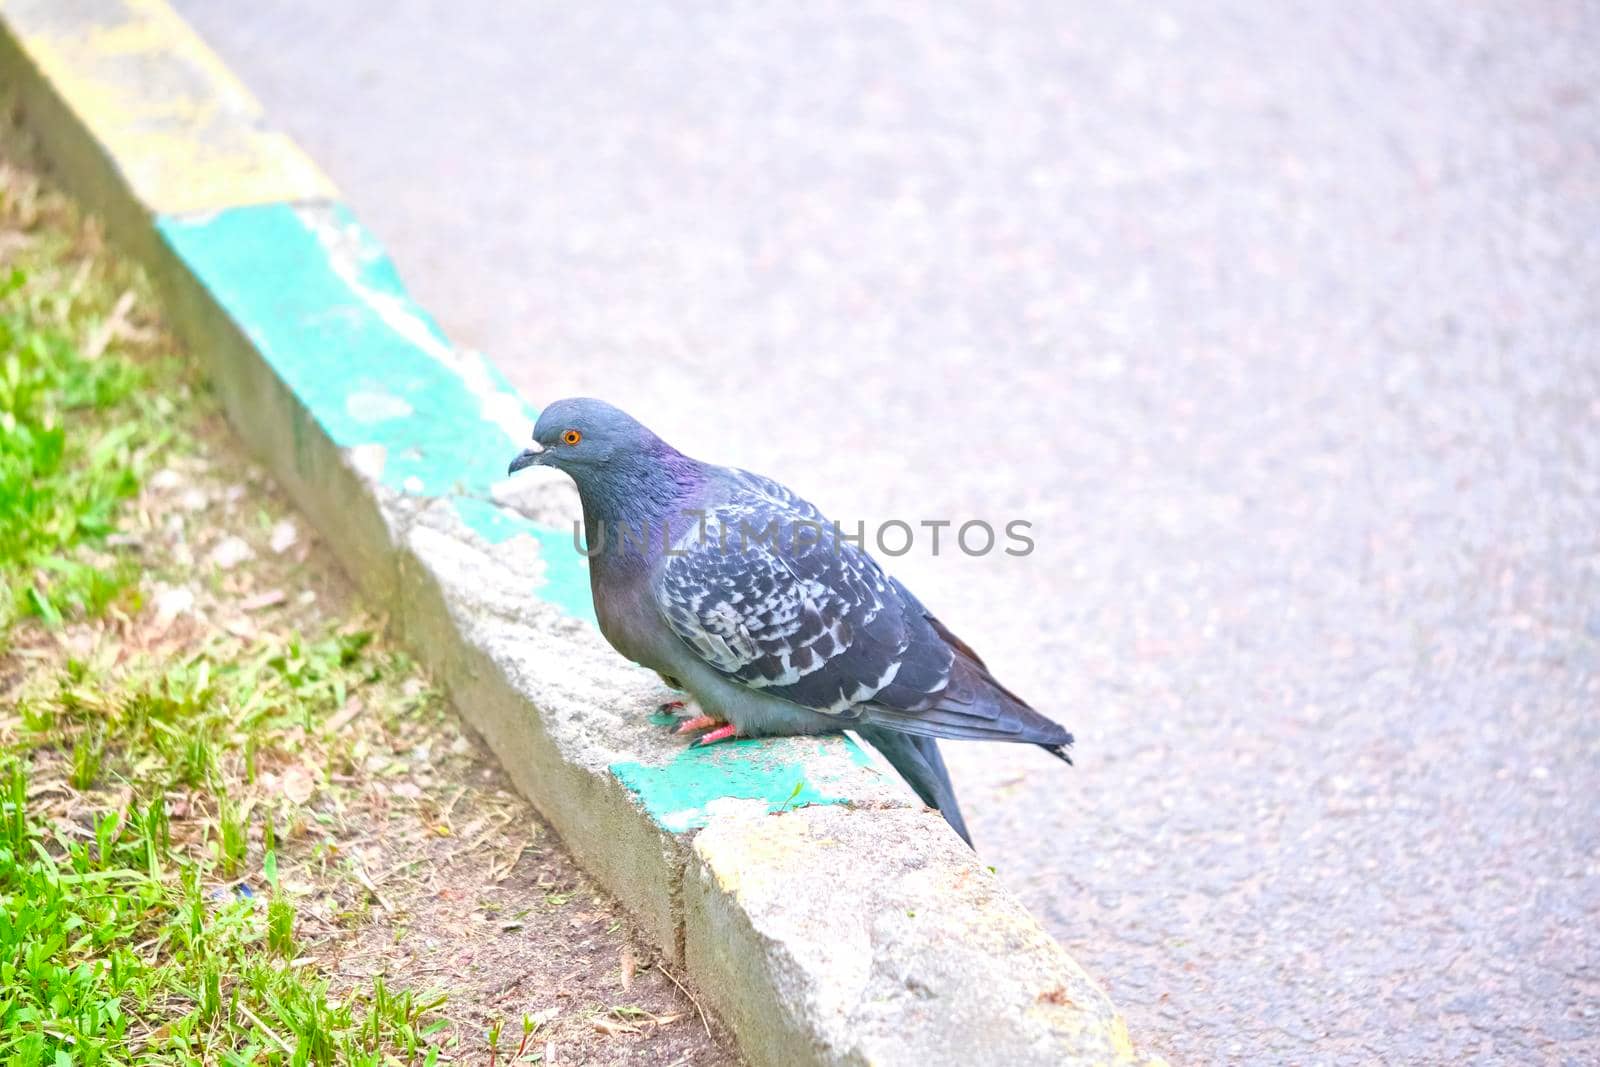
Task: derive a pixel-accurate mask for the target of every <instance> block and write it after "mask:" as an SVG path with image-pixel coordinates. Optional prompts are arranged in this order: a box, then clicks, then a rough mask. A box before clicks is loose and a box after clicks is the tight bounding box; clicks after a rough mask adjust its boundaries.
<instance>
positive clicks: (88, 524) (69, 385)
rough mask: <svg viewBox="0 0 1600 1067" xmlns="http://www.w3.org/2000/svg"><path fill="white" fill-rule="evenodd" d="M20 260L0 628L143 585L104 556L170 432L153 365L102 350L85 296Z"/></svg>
mask: <svg viewBox="0 0 1600 1067" xmlns="http://www.w3.org/2000/svg"><path fill="white" fill-rule="evenodd" d="M55 282H56V279H53V278H52V277H50V276H49V274H48V272H44V273H43V274H42V276H41V275H39V274H36V273H34V272H30V271H29V270H28V269H26V268H24V267H22V266H13V267H12V268H11V269H10V270H9V271H7V272H5V273H4V274H3V275H0V576H3V578H4V583H5V588H6V592H7V595H6V596H5V598H4V600H3V601H0V626H4V625H6V624H8V623H9V621H10V620H11V619H12V618H15V617H17V616H37V617H38V618H40V619H43V620H44V621H45V622H46V623H48V624H50V625H60V623H61V622H62V621H63V619H65V618H73V617H85V616H93V615H97V614H99V613H101V612H103V611H104V610H105V609H106V608H107V607H108V606H109V605H110V604H112V603H113V602H114V601H116V600H117V599H118V598H120V597H122V596H124V595H125V594H127V593H129V591H130V590H132V589H134V588H135V587H136V585H137V578H138V571H137V568H136V566H135V565H134V563H133V561H131V560H129V559H127V558H119V557H114V556H108V555H106V554H105V553H104V552H103V551H102V549H103V546H104V544H105V541H106V537H107V536H108V535H109V534H111V533H113V532H114V531H115V529H116V521H117V516H118V512H119V509H120V507H121V506H122V504H123V503H124V502H125V501H127V500H128V499H129V498H131V497H133V496H134V495H135V494H137V493H138V491H139V485H140V479H141V476H142V474H143V471H144V468H145V466H146V464H147V462H148V458H149V456H150V455H151V453H152V452H154V451H155V450H157V449H159V448H160V447H161V445H162V444H163V443H164V442H165V441H166V440H167V439H168V437H169V436H170V434H169V431H167V430H166V429H165V428H164V427H165V424H166V423H167V422H168V421H170V416H171V414H172V412H171V410H170V403H168V402H166V401H164V399H163V398H162V397H161V396H160V395H159V393H158V392H157V391H156V390H155V389H154V386H155V384H156V379H157V378H158V377H166V376H169V375H161V374H158V373H157V368H154V367H152V366H149V365H142V364H140V363H136V362H134V361H131V360H128V359H126V358H115V357H114V356H110V355H106V354H104V353H101V354H99V355H98V356H97V357H96V358H89V357H88V356H87V355H86V354H85V350H84V344H83V341H82V339H83V338H85V337H88V336H92V335H93V332H94V331H95V330H97V329H103V328H104V327H105V324H104V323H103V321H101V319H100V312H99V311H97V310H96V309H95V308H93V307H92V306H88V305H87V304H86V302H85V300H84V299H83V296H82V294H81V293H80V294H79V295H78V296H73V295H67V294H64V293H62V292H61V291H59V290H58V289H57V288H55V285H54V284H53V283H55Z"/></svg>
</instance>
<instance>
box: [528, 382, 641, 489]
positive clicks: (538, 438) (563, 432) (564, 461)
mask: <svg viewBox="0 0 1600 1067" xmlns="http://www.w3.org/2000/svg"><path fill="white" fill-rule="evenodd" d="M533 442H534V447H533V448H529V449H525V450H523V451H522V452H521V453H519V454H518V455H517V458H516V459H514V460H512V461H511V467H510V469H509V470H507V471H506V474H507V475H512V474H515V473H516V472H517V471H520V470H522V469H523V468H524V467H555V468H557V469H558V470H563V471H566V472H567V473H568V474H570V475H572V477H573V478H574V479H580V478H581V476H582V475H584V474H588V473H592V472H595V471H597V470H599V469H601V468H603V467H606V466H608V465H612V464H614V463H615V461H617V460H619V459H628V458H632V457H636V456H639V455H641V454H642V453H644V452H647V451H649V450H651V449H652V448H653V447H654V446H657V445H659V444H660V441H659V439H658V438H657V437H656V435H655V434H653V433H651V432H650V431H649V430H647V429H645V428H644V427H643V426H641V425H640V424H639V423H638V422H637V421H635V420H634V418H633V416H631V415H629V414H628V413H627V412H625V411H620V410H618V409H617V408H614V407H612V406H611V405H610V404H607V403H606V402H605V401H604V400H591V399H589V398H588V397H574V398H572V399H568V400H557V401H556V402H555V403H554V404H551V405H550V406H549V407H547V408H545V409H544V411H543V413H542V414H540V416H539V422H538V424H537V425H536V426H534V428H533Z"/></svg>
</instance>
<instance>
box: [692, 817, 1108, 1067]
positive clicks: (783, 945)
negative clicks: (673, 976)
mask: <svg viewBox="0 0 1600 1067" xmlns="http://www.w3.org/2000/svg"><path fill="white" fill-rule="evenodd" d="M863 855H871V856H873V857H874V861H873V862H872V863H862V862H861V857H862V856H863ZM684 911H685V922H686V930H687V934H688V936H687V944H688V962H689V964H690V967H691V969H692V970H696V971H698V972H701V973H716V974H725V975H728V976H729V977H730V979H731V981H730V982H729V983H728V984H725V985H719V986H714V987H711V988H709V989H707V990H706V996H707V997H709V998H710V999H711V1000H712V1002H713V1003H715V1004H716V1006H717V1010H718V1012H719V1013H720V1014H721V1015H722V1016H723V1017H724V1018H727V1019H730V1020H734V1021H735V1024H736V1025H737V1026H738V1027H739V1028H740V1034H741V1040H742V1041H743V1042H744V1043H745V1047H746V1049H747V1050H749V1053H750V1055H751V1056H752V1057H753V1058H758V1059H760V1060H762V1061H763V1062H767V1063H805V1062H811V1061H815V1060H821V1061H824V1062H832V1063H859V1064H905V1065H908V1067H917V1065H921V1067H927V1065H931V1064H941V1063H957V1062H959V1063H962V1064H971V1065H993V1067H1035V1065H1036V1067H1067V1065H1074V1064H1119V1063H1134V1062H1140V1061H1139V1058H1138V1056H1137V1055H1136V1053H1135V1051H1134V1049H1133V1045H1132V1043H1131V1042H1130V1041H1129V1039H1128V1033H1127V1029H1126V1028H1125V1027H1124V1026H1123V1023H1122V1019H1121V1018H1120V1017H1119V1016H1118V1015H1117V1013H1116V1011H1115V1009H1114V1008H1112V1006H1111V1002H1110V1000H1108V999H1107V997H1106V994H1105V992H1104V990H1102V989H1101V988H1100V987H1099V986H1098V985H1097V984H1095V982H1094V981H1093V980H1091V979H1090V978H1089V976H1088V975H1086V974H1085V973H1084V972H1083V970H1082V968H1080V967H1078V965H1077V964H1076V963H1074V962H1073V961H1072V960H1071V959H1070V958H1069V957H1067V956H1066V955H1064V954H1063V953H1061V952H1060V951H1058V950H1057V947H1056V944H1055V942H1054V941H1053V940H1052V939H1051V937H1050V935H1049V934H1047V933H1045V932H1044V930H1043V929H1042V928H1041V927H1040V926H1039V923H1038V921H1037V920H1036V919H1034V918H1033V916H1031V915H1029V914H1028V913H1027V911H1026V910H1025V909H1024V908H1023V907H1022V906H1021V905H1020V904H1018V903H1017V902H1016V899H1015V898H1014V897H1012V896H1011V894H1010V893H1008V892H1007V891H1006V890H1005V889H1004V888H1002V886H1001V884H1000V880H999V879H998V878H997V877H996V876H995V875H994V874H993V873H992V872H990V871H989V870H987V869H985V868H981V867H978V866H976V865H975V864H973V862H972V853H971V852H970V851H969V850H968V849H967V848H966V847H965V846H964V845H963V844H962V843H961V842H960V841H959V840H957V839H956V837H955V836H954V835H953V834H952V833H950V831H949V828H948V827H947V826H945V825H944V820H943V819H941V818H940V817H939V816H938V815H936V814H934V813H932V812H929V811H926V810H910V809H901V810H895V811H861V810H851V809H847V808H832V809H828V808H818V807H813V808H803V809H800V810H798V811H794V812H790V813H787V814H784V815H780V816H777V817H769V818H766V819H761V820H738V819H727V820H723V821H720V822H718V823H717V824H715V825H714V826H711V827H709V828H707V829H706V830H704V831H702V832H701V833H700V834H699V835H698V836H696V837H695V839H694V863H693V865H692V867H691V869H690V871H689V875H688V878H687V879H686V880H685V884H684ZM1019 1009H1020V1010H1019ZM798 1020H804V1025H800V1024H799V1023H798ZM956 1049H960V1050H961V1052H960V1053H959V1054H958V1055H957V1054H955V1050H956Z"/></svg>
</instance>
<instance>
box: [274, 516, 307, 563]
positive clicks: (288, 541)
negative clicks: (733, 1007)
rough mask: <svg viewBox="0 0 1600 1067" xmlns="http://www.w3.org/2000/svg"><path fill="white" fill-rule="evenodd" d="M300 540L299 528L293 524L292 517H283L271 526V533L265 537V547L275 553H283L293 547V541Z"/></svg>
mask: <svg viewBox="0 0 1600 1067" xmlns="http://www.w3.org/2000/svg"><path fill="white" fill-rule="evenodd" d="M299 540H300V530H299V528H298V527H296V526H295V524H294V520H293V519H284V520H283V521H282V522H280V523H277V524H276V525H275V526H273V527H272V534H271V536H269V537H268V538H267V547H269V548H271V549H272V551H273V553H274V554H275V555H279V556H281V555H283V554H284V553H285V552H287V551H289V549H291V548H293V547H294V545H295V542H297V541H299Z"/></svg>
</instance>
